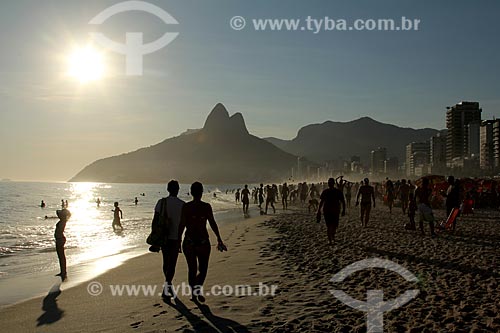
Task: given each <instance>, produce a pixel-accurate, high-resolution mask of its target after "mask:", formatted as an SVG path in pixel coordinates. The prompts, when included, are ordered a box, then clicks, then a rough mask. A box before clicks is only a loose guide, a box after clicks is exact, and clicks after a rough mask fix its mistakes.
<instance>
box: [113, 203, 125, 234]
mask: <svg viewBox="0 0 500 333" xmlns="http://www.w3.org/2000/svg"><path fill="white" fill-rule="evenodd" d="M114 206H115V209H113V210H112V212H113V213H114V216H113V224H112V226H113V231H115V230H116V228H117V227H119V228H120V229H121V230H123V227H122V224H121V221H120V220H121V219H123V211H122V210H121V209H120V207H118V202H115V204H114Z"/></svg>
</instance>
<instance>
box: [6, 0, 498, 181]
mask: <svg viewBox="0 0 500 333" xmlns="http://www.w3.org/2000/svg"><path fill="white" fill-rule="evenodd" d="M119 2H120V1H116V0H115V1H107V0H106V1H94V0H86V1H74V0H65V1H55V0H38V1H34V0H16V1H2V2H1V3H0V43H1V45H2V47H1V51H0V52H1V53H0V140H1V142H2V145H1V146H0V159H1V163H0V179H2V178H9V179H13V180H41V181H52V180H56V181H65V180H67V179H69V178H71V177H72V176H73V175H74V174H76V173H77V172H78V171H80V170H81V169H82V168H83V167H85V166H86V165H88V164H90V163H92V162H93V161H95V160H96V159H100V158H104V157H108V156H113V155H118V154H122V153H125V152H129V151H133V150H136V149H138V148H141V147H147V146H150V145H153V144H156V143H159V142H161V141H163V140H165V139H167V138H170V137H173V136H176V135H179V134H180V133H182V132H184V131H185V130H186V129H188V128H200V127H202V126H203V123H204V121H205V118H206V116H207V115H208V113H209V112H210V110H211V109H212V108H213V106H214V105H215V104H216V103H218V102H222V103H223V104H224V105H225V106H226V107H227V109H228V111H229V112H230V113H231V114H232V113H235V112H241V113H242V114H243V116H244V118H245V120H246V123H247V127H248V129H249V131H250V132H251V133H252V134H255V135H257V136H260V137H268V136H274V137H279V138H282V139H291V138H293V137H295V135H296V133H297V131H298V129H300V128H301V127H302V126H304V125H307V124H311V123H320V122H324V121H326V120H333V121H349V120H353V119H357V118H359V117H363V116H369V117H372V118H374V119H376V120H378V121H382V122H387V123H392V124H396V125H399V126H403V127H413V128H423V127H431V128H438V129H440V128H444V127H445V123H444V121H445V119H444V116H445V111H446V106H449V105H453V104H455V103H457V102H460V101H462V100H468V101H478V102H480V104H481V106H482V108H483V119H486V118H492V117H493V116H499V115H500V89H499V88H500V75H499V74H500V73H499V66H498V61H499V60H498V59H500V44H499V43H498V36H499V35H500V20H498V17H497V16H498V13H500V2H498V1H495V0H481V1H457V0H454V1H451V0H449V1H431V0H419V1H405V0H379V1H372V0H371V1H370V0H360V1H327V0H323V1H320V0H315V1H277V0H254V1H243V0H241V1H237V0H233V1H229V0H213V1H201V0H199V1H194V0H178V1H167V0H164V1H153V0H151V1H148V2H149V3H151V4H155V5H157V6H158V7H160V8H162V9H163V10H165V11H166V12H168V13H169V14H170V15H171V16H172V17H174V18H175V19H176V20H177V21H178V24H176V25H173V24H165V23H164V22H163V21H161V20H160V19H159V18H157V17H155V16H154V15H152V14H149V13H144V12H139V11H132V12H126V13H120V14H117V15H115V16H113V17H111V18H109V19H108V20H107V21H106V22H104V23H103V24H102V25H100V26H91V25H89V24H88V22H89V21H90V20H91V19H92V18H93V17H94V16H95V15H97V14H98V13H99V12H101V11H102V10H104V9H106V8H107V7H109V6H111V5H113V4H116V3H119ZM234 16H242V17H244V18H245V19H246V21H247V25H246V26H245V28H244V29H242V30H239V31H237V30H233V29H232V28H231V26H230V20H231V18H232V17H234ZM307 16H310V17H312V18H315V19H322V18H325V17H328V18H330V19H334V20H337V21H338V20H339V19H345V20H346V21H348V22H352V21H353V20H355V19H386V18H391V19H395V20H396V21H399V20H400V18H401V17H402V16H405V17H407V18H411V19H419V20H420V25H419V30H418V31H320V32H319V33H313V32H312V31H307V30H306V31H256V30H255V29H253V28H252V19H267V18H272V19H274V18H276V19H302V20H305V19H306V18H307ZM96 31H98V32H102V33H103V34H104V35H106V36H107V37H109V38H110V39H113V40H115V41H117V42H119V43H123V42H124V41H125V33H126V32H143V34H144V41H145V42H150V41H154V40H156V39H157V38H159V37H160V36H161V35H163V34H164V33H165V32H178V33H179V35H178V37H177V38H176V39H175V40H174V41H173V42H172V43H170V44H169V45H167V46H166V47H164V48H163V49H161V50H158V51H156V52H154V53H152V54H149V55H145V56H144V58H143V71H144V72H143V75H142V76H127V75H125V57H124V56H123V55H121V54H118V53H114V52H112V51H110V50H107V49H105V48H103V47H101V46H100V45H96V44H95V43H94V44H93V45H94V48H95V49H96V50H98V51H99V52H101V53H102V54H103V57H104V67H105V74H104V75H103V77H102V78H101V79H99V80H96V81H92V82H86V83H82V82H80V81H79V80H78V79H76V78H75V77H69V76H68V58H69V56H70V54H71V51H72V50H73V49H74V48H75V47H79V46H80V47H83V46H85V45H87V44H89V43H91V42H92V40H91V38H90V32H96Z"/></svg>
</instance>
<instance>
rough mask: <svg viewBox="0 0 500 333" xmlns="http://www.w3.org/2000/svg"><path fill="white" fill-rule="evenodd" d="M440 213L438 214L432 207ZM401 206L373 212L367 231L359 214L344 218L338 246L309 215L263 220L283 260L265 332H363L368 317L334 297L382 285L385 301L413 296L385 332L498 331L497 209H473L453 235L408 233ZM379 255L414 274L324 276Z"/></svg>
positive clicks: (360, 294)
mask: <svg viewBox="0 0 500 333" xmlns="http://www.w3.org/2000/svg"><path fill="white" fill-rule="evenodd" d="M435 213H436V216H437V218H444V212H443V211H437V212H435ZM406 222H407V218H406V217H405V216H403V214H402V212H401V210H400V209H395V210H394V212H393V214H392V215H391V214H389V211H388V208H387V207H380V208H378V207H377V209H376V210H375V212H374V214H373V216H372V220H371V223H370V225H369V227H368V228H362V227H361V222H360V221H359V213H358V212H357V211H353V212H351V214H350V215H349V216H346V217H344V218H342V220H341V222H340V227H339V229H338V231H337V245H335V246H334V247H330V246H329V245H327V241H326V234H325V226H324V225H323V222H322V223H321V224H317V223H316V222H315V218H314V216H312V215H310V214H299V213H297V214H295V216H294V217H293V220H292V219H291V216H280V217H277V218H275V219H274V220H271V221H269V222H268V223H266V224H267V225H269V226H272V227H273V228H276V229H277V231H278V234H279V239H278V241H277V242H274V243H273V244H271V245H270V246H269V249H270V251H272V252H273V253H278V254H279V256H280V257H281V258H282V260H283V262H282V263H283V265H282V267H283V270H284V272H283V273H281V276H280V278H279V280H280V291H281V292H280V293H278V295H277V296H276V297H275V298H274V300H273V301H274V303H273V305H272V307H271V308H270V309H269V310H270V312H271V313H272V316H273V317H274V320H273V325H272V328H270V329H269V330H266V331H269V332H291V331H304V332H313V331H314V332H366V317H365V313H364V312H360V311H358V310H355V309H353V308H350V307H348V306H347V305H345V304H343V303H342V302H340V301H339V300H337V299H335V298H334V297H333V296H332V295H331V293H330V292H329V290H331V289H340V290H343V291H345V292H346V293H347V294H348V295H350V296H352V297H353V298H355V299H358V300H361V301H365V300H366V297H367V296H366V290H368V289H381V290H383V291H384V300H385V301H387V300H390V299H394V298H395V297H397V296H399V295H401V294H402V293H404V292H405V291H406V290H408V289H418V290H420V293H419V294H418V296H417V297H416V298H414V299H413V300H411V301H410V302H409V303H407V304H406V305H404V306H402V307H401V308H399V309H395V310H393V311H391V312H387V313H385V314H384V332H500V292H499V290H500V289H499V283H500V270H499V266H498V265H499V262H500V248H499V247H500V214H499V212H477V213H476V215H475V216H474V217H472V216H471V217H463V218H461V219H460V220H459V222H458V223H459V224H458V227H457V230H456V232H455V233H454V234H450V233H441V234H440V235H439V236H438V237H436V238H431V237H430V235H429V229H428V226H426V227H427V229H425V231H426V234H425V235H424V236H421V235H420V232H414V231H413V232H412V231H406V230H405V229H404V227H403V225H404V223H406ZM366 258H382V259H388V260H391V261H393V262H395V263H397V264H400V265H402V266H403V267H405V268H406V269H408V270H409V271H410V272H412V273H413V274H414V275H416V277H417V278H418V283H411V282H407V281H406V280H405V279H403V278H402V277H401V276H399V275H398V274H396V273H393V272H391V271H387V270H383V269H367V270H363V271H359V272H357V273H353V274H352V275H351V276H350V277H348V278H346V279H345V280H344V282H342V283H333V282H330V281H329V280H330V279H331V278H332V277H333V276H334V275H335V274H336V273H337V272H339V271H340V270H341V269H342V268H344V267H346V266H348V265H349V264H352V263H354V262H356V261H358V260H362V259H366Z"/></svg>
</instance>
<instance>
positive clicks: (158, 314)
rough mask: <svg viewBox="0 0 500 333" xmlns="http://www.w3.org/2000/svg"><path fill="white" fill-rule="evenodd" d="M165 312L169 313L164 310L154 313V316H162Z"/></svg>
mask: <svg viewBox="0 0 500 333" xmlns="http://www.w3.org/2000/svg"><path fill="white" fill-rule="evenodd" d="M165 313H167V311H162V312H160V313H157V314H155V315H153V317H154V318H156V317H158V316H161V315H163V314H165Z"/></svg>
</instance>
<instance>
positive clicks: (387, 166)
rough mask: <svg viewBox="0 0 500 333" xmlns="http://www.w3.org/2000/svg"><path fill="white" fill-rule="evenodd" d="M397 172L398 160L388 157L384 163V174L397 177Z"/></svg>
mask: <svg viewBox="0 0 500 333" xmlns="http://www.w3.org/2000/svg"><path fill="white" fill-rule="evenodd" d="M398 171H399V160H398V158H397V157H389V158H388V159H386V160H385V161H384V173H386V174H391V175H397V174H398Z"/></svg>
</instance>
